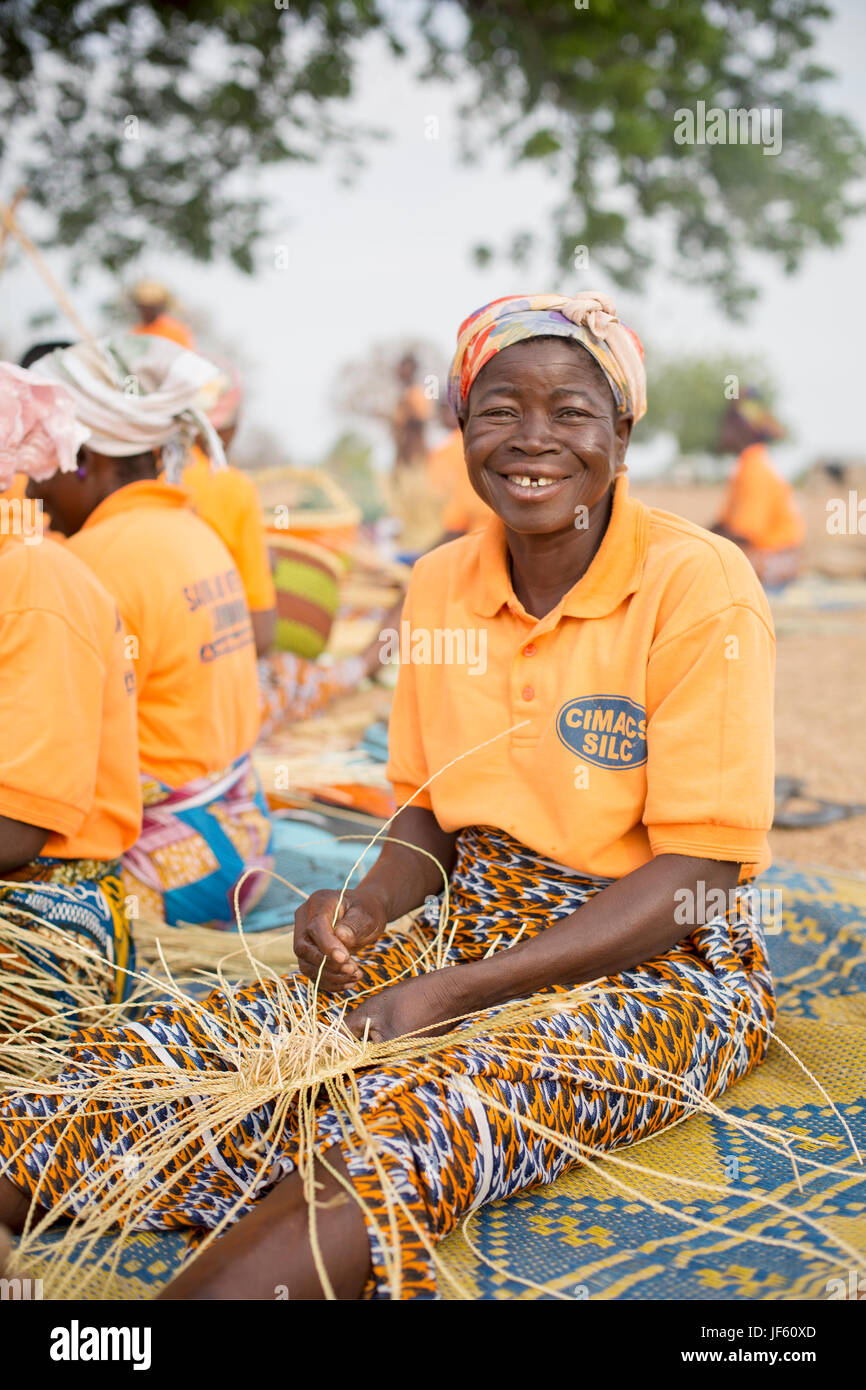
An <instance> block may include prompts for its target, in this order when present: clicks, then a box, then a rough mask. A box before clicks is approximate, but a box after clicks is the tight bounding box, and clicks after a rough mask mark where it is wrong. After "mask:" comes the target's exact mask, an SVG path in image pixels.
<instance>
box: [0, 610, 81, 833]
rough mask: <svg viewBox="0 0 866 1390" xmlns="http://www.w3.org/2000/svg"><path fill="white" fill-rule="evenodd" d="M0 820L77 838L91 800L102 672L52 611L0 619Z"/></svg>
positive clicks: (77, 636)
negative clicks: (0, 652) (12, 821)
mask: <svg viewBox="0 0 866 1390" xmlns="http://www.w3.org/2000/svg"><path fill="white" fill-rule="evenodd" d="M0 650H2V652H3V660H2V661H0V740H2V742H0V815H3V816H8V817H9V818H10V819H12V820H18V821H23V822H25V824H27V825H38V826H41V827H42V828H43V829H45V830H53V831H55V832H57V833H58V834H61V835H74V834H75V833H76V831H78V830H79V829H80V827H81V825H82V824H83V822H84V819H85V817H86V815H87V814H88V812H89V811H90V808H91V806H92V803H93V797H94V790H95V786H96V773H97V766H98V763H99V749H100V738H101V726H102V697H103V690H104V688H105V667H104V664H103V661H102V659H101V657H100V656H99V654H98V653H97V652H96V651H95V650H94V649H93V647H91V646H90V644H89V643H88V642H87V641H85V640H84V638H82V637H80V636H79V635H78V634H77V633H75V632H74V631H73V630H72V629H71V628H70V627H69V626H68V625H67V623H66V622H64V620H63V619H62V618H61V617H60V616H59V615H58V614H55V613H49V612H45V611H43V610H40V609H38V608H34V609H31V610H30V611H29V612H26V613H22V612H16V613H7V614H5V615H0Z"/></svg>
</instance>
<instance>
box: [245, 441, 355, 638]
mask: <svg viewBox="0 0 866 1390" xmlns="http://www.w3.org/2000/svg"><path fill="white" fill-rule="evenodd" d="M252 478H253V481H254V482H255V484H256V486H257V488H258V490H259V496H260V497H261V501H262V510H263V513H264V524H265V532H266V534H267V540H268V547H269V549H270V554H271V567H272V569H273V572H274V584H275V586H276V590H277V630H276V636H275V642H276V646H277V647H278V648H279V649H280V650H281V651H290V652H295V653H296V654H297V655H298V656H303V657H307V658H308V659H310V660H312V659H314V658H315V657H317V656H319V655H320V653H321V652H323V651H324V649H325V647H326V646H327V643H328V638H329V636H330V633H331V627H332V625H333V621H334V616H335V614H336V612H337V605H338V603H339V583H340V578H341V575H342V574H343V573H344V572H345V569H346V568H347V567H348V562H349V555H350V553H351V550H352V546H353V545H354V542H355V537H356V535H357V532H358V526H359V524H360V521H361V513H360V510H359V509H358V508H357V507H356V506H355V505H354V504H353V503H352V502H351V501H350V499H349V498H348V497H347V496H346V494H345V493H344V492H343V489H342V488H341V487H340V486H339V485H338V484H337V483H335V482H334V480H333V478H330V477H329V476H328V474H327V473H325V472H323V471H322V470H321V469H318V468H291V467H284V468H263V469H259V470H258V471H256V472H253V473H252Z"/></svg>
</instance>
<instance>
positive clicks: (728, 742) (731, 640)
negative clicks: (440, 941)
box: [388, 477, 774, 878]
mask: <svg viewBox="0 0 866 1390" xmlns="http://www.w3.org/2000/svg"><path fill="white" fill-rule="evenodd" d="M407 623H408V625H409V626H408V628H407V627H406V624H407ZM425 634H426V636H425ZM403 639H404V640H403V654H401V665H400V671H399V678H398V682H397V690H396V694H395V699H394V707H393V711H392V714H391V724H390V734H389V740H390V761H389V764H388V775H389V777H390V778H391V780H392V782H393V783H394V790H395V794H396V798H397V801H398V804H400V805H402V804H404V803H405V802H406V801H408V800H409V798H410V797H411V796H412V794H413V793H414V792H415V791H416V790H417V789H418V788H419V787H421V786H423V784H424V783H425V782H427V780H428V779H429V778H430V777H432V776H433V775H434V774H435V773H439V775H438V776H436V777H435V780H434V781H433V782H432V784H431V785H430V786H429V788H427V790H426V791H423V792H421V793H420V794H419V795H417V796H416V797H415V798H414V800H413V803H412V804H413V805H416V806H426V807H428V808H429V809H431V810H432V811H433V812H434V814H435V816H436V819H437V820H438V822H439V824H440V825H441V826H442V828H443V829H444V830H446V831H454V830H458V829H459V828H460V827H461V826H466V825H473V824H477V825H492V826H496V827H498V828H500V829H502V830H505V831H507V832H508V833H509V834H510V835H513V836H514V837H515V838H516V839H518V840H520V841H521V842H522V843H523V844H525V845H528V846H529V847H530V848H531V849H533V850H535V851H536V852H537V853H539V854H542V855H546V856H548V857H549V858H551V859H554V860H556V861H557V862H558V863H560V864H564V865H567V866H568V867H570V868H573V869H577V870H579V871H581V872H583V873H588V874H597V875H600V876H605V877H611V878H620V877H622V876H623V875H624V874H627V873H630V872H631V871H632V870H634V869H636V868H638V867H639V866H640V865H641V864H645V863H646V862H647V861H648V860H650V859H651V858H653V857H654V856H655V855H658V854H687V855H692V856H696V857H698V858H708V859H723V860H733V861H736V862H738V863H742V864H748V865H757V866H759V867H760V868H763V867H765V866H766V865H767V864H768V863H769V851H768V849H767V838H766V832H767V830H768V829H769V827H770V825H771V824H772V819H773V722H772V702H773V665H774V637H773V629H772V621H771V618H770V610H769V608H768V605H767V601H766V599H765V597H764V594H763V591H762V590H761V587H760V585H759V583H758V581H757V579H756V577H755V574H754V572H753V570H752V567H751V565H750V564H749V562H748V560H747V559H746V557H745V555H744V554H743V553H742V552H741V551H740V550H739V548H738V547H737V546H735V545H733V544H732V543H731V542H729V541H726V540H723V539H722V538H721V537H717V536H712V535H710V534H709V532H707V531H704V530H702V529H701V528H700V527H698V526H694V525H692V524H691V523H690V522H688V521H685V520H683V519H682V518H681V517H678V516H673V515H670V514H668V513H667V512H661V511H656V510H654V509H649V508H647V507H646V506H644V505H643V504H642V503H641V502H638V501H636V500H635V499H633V498H631V497H629V494H628V483H627V480H626V478H625V477H622V478H620V479H619V481H618V482H617V485H616V492H615V495H614V505H613V509H612V514H611V519H610V523H609V525H608V529H607V531H606V533H605V536H604V538H603V540H602V543H601V545H600V547H599V549H598V551H597V552H596V555H595V557H594V559H593V561H592V564H591V565H590V567H589V569H588V570H587V572H586V574H584V576H583V577H582V578H581V579H580V580H579V581H578V582H577V583H576V584H575V585H574V587H573V588H572V589H570V590H569V592H568V593H567V594H566V595H565V596H564V598H563V599H562V600H561V601H560V603H559V604H558V605H557V606H556V608H555V609H554V610H553V611H552V612H551V613H549V614H548V615H547V617H545V618H542V619H541V620H540V621H536V619H535V618H534V617H531V616H530V615H529V614H527V613H526V611H525V610H524V608H523V607H522V605H521V604H520V602H519V601H518V599H517V598H516V597H515V594H514V591H513V589H512V586H511V581H510V578H509V569H508V564H507V552H506V544H505V531H504V527H503V526H502V523H501V522H500V521H499V520H498V518H494V520H493V521H492V522H491V523H490V524H489V526H488V527H486V528H485V530H483V531H481V532H476V533H475V534H474V535H471V536H465V537H462V538H461V539H460V540H456V541H452V542H450V544H448V545H444V546H440V547H439V549H437V550H434V551H431V552H430V554H428V555H425V556H423V557H422V558H421V559H420V560H419V561H417V563H416V565H415V568H414V570H413V572H412V580H411V583H410V586H409V592H408V596H407V600H406V606H405V608H404V612H403ZM437 640H438V642H439V651H438V653H437V651H436V645H435V644H436V642H437ZM461 643H462V649H461ZM425 644H426V647H427V650H426V651H425ZM413 651H414V653H415V654H416V657H417V658H421V659H420V660H418V659H416V660H415V661H414V662H410V661H408V660H404V655H405V656H411V655H412V654H413ZM424 657H427V658H429V664H425V662H424V660H423V658H424ZM437 658H438V659H437ZM515 725H520V726H521V727H519V728H513V726H515ZM509 729H512V730H513V731H512V732H510V733H508V732H507V731H508V730H509ZM497 734H504V735H505V736H504V737H501V738H498V739H497V741H496V742H495V743H491V744H490V745H489V746H488V747H486V748H481V749H478V751H476V752H471V751H470V750H472V749H475V748H477V746H478V745H479V744H481V743H484V742H485V741H486V740H487V739H492V738H493V737H494V735H497ZM462 754H468V756H466V757H464V758H463V759H462V761H461V762H459V763H457V764H456V765H455V766H454V767H450V768H447V770H445V769H446V764H448V763H450V762H451V760H452V759H454V758H457V757H459V756H460V755H462ZM440 769H443V770H442V771H440Z"/></svg>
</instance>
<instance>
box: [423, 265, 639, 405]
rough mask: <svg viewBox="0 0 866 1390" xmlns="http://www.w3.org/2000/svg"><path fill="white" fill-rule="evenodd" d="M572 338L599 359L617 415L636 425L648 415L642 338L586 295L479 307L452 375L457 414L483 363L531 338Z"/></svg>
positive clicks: (464, 329)
mask: <svg viewBox="0 0 866 1390" xmlns="http://www.w3.org/2000/svg"><path fill="white" fill-rule="evenodd" d="M541 337H545V338H548V337H554V338H572V339H573V340H574V341H575V342H577V343H580V344H581V346H582V347H585V348H586V350H587V352H588V353H590V355H591V356H592V357H594V358H595V360H596V362H597V363H598V365H599V366H600V367H601V369H602V371H603V372H604V374H605V376H606V377H607V380H608V384H609V385H610V389H611V391H612V392H613V398H614V401H615V403H616V408H617V411H618V412H619V414H620V415H628V416H630V417H631V419H632V420H633V421H638V420H639V419H640V418H641V416H642V415H644V414H645V413H646V371H645V370H644V357H643V347H642V346H641V341H640V338H639V337H638V336H637V334H636V333H634V332H633V331H632V330H631V329H630V328H627V327H626V325H625V324H624V323H620V321H619V319H618V318H617V316H616V310H615V308H614V306H613V303H612V302H611V300H609V299H608V298H607V296H606V295H603V294H596V293H594V292H589V291H587V292H586V293H581V294H576V295H574V297H573V298H571V299H569V298H568V297H567V296H566V295H562V294H528V295H527V294H510V295H506V296H505V298H504V299H494V300H493V302H492V304H485V305H484V307H483V308H481V309H476V311H475V313H474V314H470V315H469V318H468V319H466V320H465V321H464V322H463V323H462V324H461V325H460V331H459V333H458V335H457V351H456V353H455V354H454V361H453V362H452V364H451V371H450V373H449V377H448V396H449V399H450V401H451V404H452V405H453V407H454V409H455V410H456V411H457V412H458V414H459V413H460V411H461V408H462V406H463V405H465V403H466V399H467V397H468V395H469V391H470V388H471V386H472V383H473V381H474V380H475V378H476V377H477V375H478V373H479V372H480V371H481V368H482V367H483V366H484V365H485V363H487V362H489V361H490V359H491V357H493V356H495V354H496V353H497V352H501V351H502V349H503V348H507V347H511V346H512V345H513V344H514V343H521V342H523V341H524V340H525V339H527V338H541Z"/></svg>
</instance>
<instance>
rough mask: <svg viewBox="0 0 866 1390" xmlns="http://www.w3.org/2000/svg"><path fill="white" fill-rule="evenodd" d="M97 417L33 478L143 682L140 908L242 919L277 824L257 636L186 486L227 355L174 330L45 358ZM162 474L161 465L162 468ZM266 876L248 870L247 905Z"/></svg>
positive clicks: (136, 869)
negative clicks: (264, 763)
mask: <svg viewBox="0 0 866 1390" xmlns="http://www.w3.org/2000/svg"><path fill="white" fill-rule="evenodd" d="M29 374H30V376H31V377H32V379H33V381H34V383H35V382H37V381H43V382H50V383H52V384H54V385H60V386H62V387H64V388H65V389H66V390H67V391H68V393H69V395H70V396H71V399H72V401H73V404H74V413H75V420H76V422H77V424H78V425H80V426H82V427H83V428H84V430H85V431H86V432H87V437H86V440H85V442H84V443H83V444H82V446H81V448H80V450H79V452H78V455H77V459H76V463H77V468H76V469H75V470H74V471H66V472H64V471H59V470H58V471H57V472H55V473H54V474H53V476H51V477H48V478H45V479H44V480H43V481H41V482H33V481H31V483H30V486H29V493H30V496H31V497H35V498H37V499H41V501H42V502H43V503H44V505H45V507H46V508H47V509H48V511H49V513H50V515H51V517H52V523H53V525H54V527H55V528H56V529H57V530H58V531H60V532H62V533H63V534H64V535H66V536H67V537H68V538H69V540H68V546H69V549H70V550H72V551H73V552H74V553H75V554H76V555H77V556H79V557H80V558H81V559H82V560H84V561H85V563H86V564H87V565H88V566H89V567H90V568H91V569H92V570H93V571H94V572H95V573H96V575H97V576H98V577H99V578H100V579H101V580H102V582H103V584H104V585H105V587H106V588H107V589H108V590H109V592H110V593H111V594H112V595H113V596H114V598H115V599H116V601H117V604H118V607H119V609H120V613H121V616H122V618H123V623H124V626H125V629H126V634H127V648H128V654H129V656H130V657H131V659H132V665H133V668H134V670H135V675H136V685H137V693H138V745H139V757H140V762H141V774H142V783H143V795H144V803H145V808H144V824H143V829H142V834H141V837H140V839H139V841H138V843H137V844H136V845H135V846H134V848H132V849H131V850H130V851H129V852H128V853H127V854H126V856H125V858H124V873H125V883H126V891H127V894H130V895H134V897H135V898H137V900H138V909H139V911H146V912H147V913H148V914H154V913H158V914H164V916H165V919H166V921H168V922H169V923H170V924H176V923H179V922H198V923H213V924H214V925H227V924H232V923H233V921H234V893H235V888H236V885H237V884H238V881H239V879H240V878H241V877H242V875H243V873H244V871H245V870H246V869H249V868H251V867H257V866H265V865H267V864H268V863H269V862H270V860H269V848H270V836H271V827H270V821H269V819H268V815H267V808H266V806H265V803H264V799H263V797H262V794H261V791H260V789H259V787H258V784H257V781H256V778H255V774H254V771H253V767H252V762H251V758H250V750H251V748H252V746H253V743H254V742H255V739H256V736H257V734H258V730H259V695H258V683H257V675H256V658H255V645H254V641H253V632H252V627H251V624H250V616H249V610H248V607H247V603H246V598H245V595H244V589H243V584H242V581H241V578H240V575H239V574H238V571H237V568H236V567H235V565H234V563H233V561H232V558H231V555H230V554H229V552H228V550H227V549H226V547H225V546H224V544H223V542H222V541H221V540H220V538H219V536H218V535H217V534H216V533H215V532H214V530H213V529H212V528H211V527H210V526H208V525H207V523H206V522H205V521H203V520H202V519H201V518H200V517H198V516H197V515H196V514H195V512H194V510H193V508H192V506H191V504H190V500H189V497H188V495H187V493H186V492H185V491H184V490H183V489H182V488H181V487H179V486H177V485H176V483H177V480H178V479H179V476H180V471H181V468H182V466H183V463H184V460H185V458H186V454H187V451H188V448H189V446H190V444H191V441H192V439H193V437H194V436H196V435H198V436H200V437H201V438H202V439H203V440H204V442H205V445H206V447H207V449H208V452H209V454H210V456H211V460H212V463H213V464H214V465H215V466H216V467H222V466H224V458H223V453H222V446H221V444H220V441H219V438H218V436H217V434H216V432H215V430H214V429H213V426H212V425H211V423H210V421H209V420H208V419H207V417H206V416H205V415H204V413H203V412H202V410H200V409H199V408H198V407H199V402H200V399H201V397H202V393H203V391H204V389H205V388H206V387H207V386H208V384H209V383H211V382H212V381H213V380H214V378H215V377H216V376H218V375H219V369H218V368H217V367H215V366H214V365H213V364H212V363H210V362H207V361H205V360H204V359H203V358H201V357H199V356H197V355H196V354H194V353H192V352H188V351H186V350H185V349H184V348H181V347H179V346H177V345H176V344H175V343H171V342H168V341H166V340H164V339H161V338H157V337H149V336H144V335H142V336H135V335H132V334H125V335H120V336H118V337H115V338H110V339H103V340H101V341H100V342H98V343H95V342H90V343H80V344H77V345H76V346H74V347H70V348H66V349H63V350H60V351H56V352H52V353H50V354H48V355H47V356H45V357H42V358H40V360H39V361H38V362H36V363H35V364H34V365H33V367H31V369H30V373H29ZM161 472H164V473H165V479H164V480H163V479H161V478H160V473H161ZM264 886H265V879H264V876H263V875H251V876H250V877H249V878H248V879H247V880H246V882H245V883H244V885H243V891H242V892H241V894H240V906H241V908H242V909H244V908H248V907H249V906H250V904H251V902H252V901H254V900H255V897H256V896H258V895H259V894H260V893H261V891H262V890H263V888H264Z"/></svg>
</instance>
